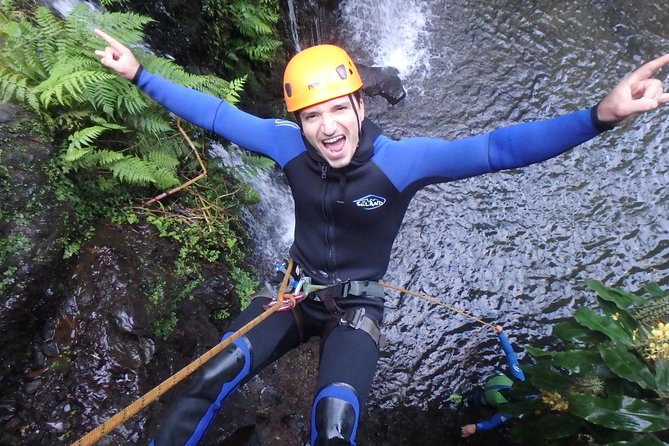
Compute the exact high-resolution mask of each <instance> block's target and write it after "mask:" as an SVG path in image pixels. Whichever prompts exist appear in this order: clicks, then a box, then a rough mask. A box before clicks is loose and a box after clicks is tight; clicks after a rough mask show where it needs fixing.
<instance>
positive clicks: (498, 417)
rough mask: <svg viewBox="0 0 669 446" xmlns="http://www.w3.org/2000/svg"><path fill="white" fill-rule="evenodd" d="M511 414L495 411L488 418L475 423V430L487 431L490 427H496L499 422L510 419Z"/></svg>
mask: <svg viewBox="0 0 669 446" xmlns="http://www.w3.org/2000/svg"><path fill="white" fill-rule="evenodd" d="M511 418H512V417H511V414H508V413H496V414H495V415H493V416H492V417H490V418H488V419H487V420H485V421H479V422H478V423H476V430H477V431H489V430H491V429H494V428H496V427H497V426H499V425H500V424H502V423H504V422H506V421H507V420H509V419H511Z"/></svg>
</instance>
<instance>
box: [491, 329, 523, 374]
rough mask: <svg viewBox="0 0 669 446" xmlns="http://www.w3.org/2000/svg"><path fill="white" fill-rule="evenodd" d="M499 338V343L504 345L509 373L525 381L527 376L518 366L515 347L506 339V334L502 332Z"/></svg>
mask: <svg viewBox="0 0 669 446" xmlns="http://www.w3.org/2000/svg"><path fill="white" fill-rule="evenodd" d="M497 337H498V338H499V343H500V344H501V345H502V350H504V354H505V355H506V362H507V364H508V365H509V372H510V373H511V374H512V375H513V376H514V378H516V379H517V380H519V381H525V374H524V373H523V371H522V370H521V369H520V366H519V364H518V358H516V352H514V351H513V347H512V346H511V343H510V342H509V339H508V338H507V337H506V335H505V334H504V332H501V333H499V334H498V335H497Z"/></svg>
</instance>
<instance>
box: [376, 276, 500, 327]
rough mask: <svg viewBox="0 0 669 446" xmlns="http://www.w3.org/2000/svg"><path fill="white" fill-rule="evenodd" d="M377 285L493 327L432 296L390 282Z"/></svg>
mask: <svg viewBox="0 0 669 446" xmlns="http://www.w3.org/2000/svg"><path fill="white" fill-rule="evenodd" d="M379 285H381V286H384V287H386V288H390V289H391V290H395V291H399V292H400V293H406V294H409V295H411V296H415V297H419V298H421V299H424V300H426V301H428V302H432V303H433V304H437V305H440V306H442V307H445V308H448V309H449V310H451V311H455V312H456V313H458V314H461V315H463V316H464V317H467V318H469V319H471V320H473V321H476V322H478V323H480V324H483V325H486V326H488V327H490V328H492V329H494V328H495V326H494V325H493V324H490V323H488V322H486V321H483V320H481V319H479V318H477V317H475V316H472V315H471V314H469V313H466V312H464V311H462V310H458V309H457V308H455V307H452V306H450V305H448V304H445V303H443V302H441V301H439V300H437V299H434V298H432V297H428V296H424V295H422V294H418V293H414V292H413V291H409V290H407V289H404V288H400V287H398V286H395V285H391V284H389V283H385V282H379Z"/></svg>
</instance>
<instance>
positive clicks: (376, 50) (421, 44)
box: [340, 0, 430, 79]
mask: <svg viewBox="0 0 669 446" xmlns="http://www.w3.org/2000/svg"><path fill="white" fill-rule="evenodd" d="M340 8H341V16H342V20H343V21H344V25H343V26H342V27H341V28H343V30H345V32H346V33H347V38H348V39H349V40H351V41H352V42H353V43H354V44H355V45H356V46H359V47H360V48H361V49H364V50H366V51H368V52H369V56H370V57H371V58H372V60H373V62H374V64H375V65H380V66H392V67H395V68H397V69H398V70H399V72H400V77H401V78H403V79H406V78H408V77H410V76H412V75H415V74H416V73H417V72H418V71H419V70H420V71H423V75H424V74H426V72H427V71H429V58H430V54H429V53H428V49H429V45H427V43H426V40H427V38H428V32H427V25H428V21H429V17H430V9H429V7H428V4H427V1H426V0H346V1H344V2H343V3H342V4H341V5H340Z"/></svg>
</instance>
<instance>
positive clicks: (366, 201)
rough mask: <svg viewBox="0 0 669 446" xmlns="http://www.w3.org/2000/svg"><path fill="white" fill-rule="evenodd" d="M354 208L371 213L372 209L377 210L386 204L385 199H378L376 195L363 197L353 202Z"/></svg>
mask: <svg viewBox="0 0 669 446" xmlns="http://www.w3.org/2000/svg"><path fill="white" fill-rule="evenodd" d="M353 203H355V205H356V206H358V207H361V208H363V209H365V210H366V211H371V210H373V209H378V208H380V207H381V206H383V205H384V204H386V199H385V198H383V197H379V196H378V195H365V196H364V197H362V198H358V199H357V200H353Z"/></svg>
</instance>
